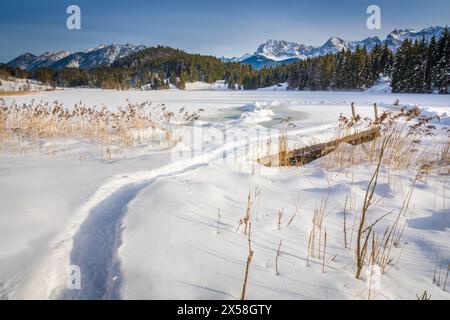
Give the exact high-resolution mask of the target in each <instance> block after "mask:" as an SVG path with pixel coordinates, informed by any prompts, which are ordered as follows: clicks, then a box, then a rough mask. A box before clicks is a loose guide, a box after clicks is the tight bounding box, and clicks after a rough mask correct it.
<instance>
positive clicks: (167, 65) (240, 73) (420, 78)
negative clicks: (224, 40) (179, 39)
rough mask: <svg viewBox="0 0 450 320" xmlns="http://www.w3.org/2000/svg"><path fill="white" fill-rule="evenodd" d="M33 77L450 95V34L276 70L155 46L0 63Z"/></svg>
mask: <svg viewBox="0 0 450 320" xmlns="http://www.w3.org/2000/svg"><path fill="white" fill-rule="evenodd" d="M1 75H11V76H16V77H22V78H23V77H30V78H34V79H37V80H39V81H42V82H44V83H51V84H53V85H58V86H67V87H98V88H113V89H130V88H135V89H146V90H148V89H164V88H169V87H170V86H176V87H178V88H180V89H184V86H185V83H186V82H194V81H203V82H207V83H212V82H215V81H217V80H222V79H225V80H226V82H227V83H228V86H229V88H230V89H257V88H261V87H268V86H272V85H274V84H277V83H280V82H288V84H289V88H290V89H299V90H364V89H366V88H369V87H371V86H373V85H374V84H376V82H377V80H378V79H379V77H380V75H384V76H388V77H390V79H391V85H392V90H393V92H414V93H431V92H439V93H443V94H448V93H450V33H449V31H448V29H447V28H446V29H445V30H444V32H443V34H442V36H441V37H440V38H439V39H436V38H434V37H433V38H432V39H431V40H430V41H429V42H427V41H426V40H425V39H423V40H421V41H415V42H411V41H410V40H405V41H404V42H403V43H402V45H401V47H400V48H399V49H398V51H397V52H395V53H394V52H392V51H391V49H389V48H388V47H387V46H386V45H384V46H383V45H380V44H378V45H376V46H374V48H373V49H372V50H371V51H368V50H367V49H366V48H365V47H357V48H356V49H355V50H353V51H350V50H347V51H346V50H342V51H341V52H339V53H337V54H328V55H325V56H320V57H315V58H310V59H307V60H304V61H299V62H294V63H292V64H288V65H282V66H278V67H274V68H263V69H260V70H255V69H253V68H252V67H251V66H249V65H245V64H240V63H238V62H223V61H221V60H219V59H218V58H216V57H212V56H203V55H199V54H190V53H186V52H184V51H182V50H178V49H173V48H169V47H163V46H158V47H151V48H146V49H144V50H140V51H137V52H134V53H131V54H130V55H128V56H126V57H124V58H121V59H119V60H117V61H116V62H114V63H113V64H112V65H110V66H107V65H103V66H100V67H97V68H93V69H89V70H83V69H79V68H64V69H62V70H54V69H51V68H37V69H34V70H32V71H24V70H21V69H19V68H17V67H16V68H11V67H9V66H6V65H0V76H1Z"/></svg>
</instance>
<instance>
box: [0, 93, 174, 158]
mask: <svg viewBox="0 0 450 320" xmlns="http://www.w3.org/2000/svg"><path fill="white" fill-rule="evenodd" d="M151 106H152V103H151V102H150V101H147V102H144V103H141V104H131V103H128V105H127V106H125V107H119V108H118V109H117V110H116V111H111V110H109V109H108V108H107V107H106V106H103V107H102V108H100V109H98V108H97V107H95V106H94V107H88V106H86V105H84V104H82V103H81V102H80V103H79V104H75V106H74V108H71V109H69V108H66V107H64V105H63V104H62V103H61V102H59V101H57V100H56V101H54V102H53V103H48V102H36V101H35V100H32V101H31V102H30V103H28V104H19V103H16V102H13V103H11V104H9V105H7V104H6V103H5V101H4V100H3V99H0V149H3V150H5V149H6V150H8V149H11V148H14V147H20V146H22V145H23V144H24V143H30V144H37V142H39V141H42V140H50V139H57V138H80V139H86V140H88V141H94V142H97V143H100V144H101V145H103V146H110V145H114V146H118V147H120V148H129V147H133V146H135V145H137V144H141V143H143V142H145V141H150V140H160V141H166V142H169V141H172V138H173V137H172V129H170V128H167V127H164V126H162V125H161V123H162V122H158V121H157V120H161V121H163V120H167V121H170V119H171V114H170V113H167V112H165V113H164V112H163V113H162V115H160V118H159V119H155V115H154V114H152V111H154V110H153V109H151ZM172 142H173V143H176V142H175V141H172ZM106 150H108V149H107V148H106ZM107 153H108V152H107Z"/></svg>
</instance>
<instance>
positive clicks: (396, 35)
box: [224, 26, 444, 68]
mask: <svg viewBox="0 0 450 320" xmlns="http://www.w3.org/2000/svg"><path fill="white" fill-rule="evenodd" d="M443 32H444V27H440V26H436V27H428V28H425V29H423V30H421V31H415V30H413V29H396V30H394V31H392V32H391V33H389V34H388V35H387V37H386V39H385V40H381V39H380V38H378V37H368V38H366V39H364V40H361V41H345V40H344V39H342V38H339V37H336V36H333V37H331V38H329V39H328V40H327V41H326V42H325V43H324V44H323V45H322V46H317V47H313V46H306V45H304V44H298V43H295V42H289V41H285V40H272V39H271V40H268V41H267V42H265V43H263V44H261V45H260V46H259V47H258V49H257V50H256V51H255V52H254V53H253V54H252V55H251V56H248V55H245V56H243V57H241V58H229V59H228V60H225V59H224V61H238V62H242V63H246V64H250V65H252V66H254V67H256V68H261V67H264V66H273V65H277V64H286V63H290V62H292V61H295V60H305V59H307V58H311V57H317V56H323V55H327V54H334V53H337V52H339V51H342V50H352V51H354V50H356V48H358V47H359V48H364V47H365V48H366V49H367V50H369V51H370V50H372V49H373V48H374V47H375V46H376V45H387V46H388V47H389V48H390V49H391V50H392V51H394V52H396V51H397V50H398V48H399V47H400V46H401V44H402V42H403V41H405V40H406V39H409V40H411V41H416V40H417V41H420V40H422V39H425V40H426V41H430V39H431V38H432V37H433V36H435V37H436V38H439V37H440V36H441V35H442V33H443Z"/></svg>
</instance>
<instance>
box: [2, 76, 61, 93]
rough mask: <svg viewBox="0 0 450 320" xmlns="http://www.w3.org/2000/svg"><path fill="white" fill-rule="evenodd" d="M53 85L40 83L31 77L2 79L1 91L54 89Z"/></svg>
mask: <svg viewBox="0 0 450 320" xmlns="http://www.w3.org/2000/svg"><path fill="white" fill-rule="evenodd" d="M52 89H53V88H52V87H51V86H48V85H45V84H43V83H40V82H39V81H36V80H31V79H16V78H9V79H0V92H5V91H22V92H25V91H36V90H52Z"/></svg>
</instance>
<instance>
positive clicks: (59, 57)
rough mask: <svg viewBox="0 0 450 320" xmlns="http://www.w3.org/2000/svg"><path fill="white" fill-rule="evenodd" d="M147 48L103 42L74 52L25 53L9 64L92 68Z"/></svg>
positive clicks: (31, 67)
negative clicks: (91, 47)
mask: <svg viewBox="0 0 450 320" xmlns="http://www.w3.org/2000/svg"><path fill="white" fill-rule="evenodd" d="M145 48H146V47H145V46H143V45H141V46H133V45H131V44H125V45H120V44H116V43H114V44H111V45H104V44H103V45H100V46H98V47H96V48H93V49H89V50H86V51H83V52H76V53H72V54H71V53H70V52H68V51H59V52H46V53H44V54H42V55H39V56H35V55H33V54H31V53H24V54H22V55H20V56H18V57H17V58H15V59H13V60H11V61H9V62H8V63H7V65H9V66H10V67H19V68H21V69H24V70H28V71H29V70H33V69H36V68H41V67H49V68H52V69H55V70H61V69H64V68H80V69H91V68H95V67H99V66H102V65H111V64H113V63H114V62H115V61H116V60H118V59H120V58H124V57H126V56H128V55H130V54H132V53H134V52H137V51H140V50H143V49H145Z"/></svg>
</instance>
